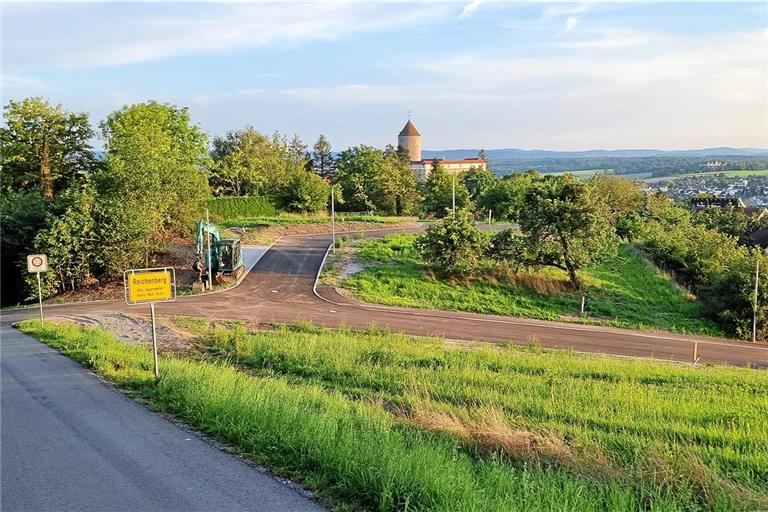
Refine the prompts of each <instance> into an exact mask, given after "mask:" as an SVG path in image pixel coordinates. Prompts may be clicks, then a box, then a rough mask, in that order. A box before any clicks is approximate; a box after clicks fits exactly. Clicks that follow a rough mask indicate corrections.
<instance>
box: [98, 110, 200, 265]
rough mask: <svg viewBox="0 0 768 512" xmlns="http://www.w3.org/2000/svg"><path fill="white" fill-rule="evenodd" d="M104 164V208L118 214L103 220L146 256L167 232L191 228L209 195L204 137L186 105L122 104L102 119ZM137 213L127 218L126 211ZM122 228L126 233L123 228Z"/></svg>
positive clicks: (100, 184) (101, 183)
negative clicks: (104, 142)
mask: <svg viewBox="0 0 768 512" xmlns="http://www.w3.org/2000/svg"><path fill="white" fill-rule="evenodd" d="M101 128H102V134H103V136H104V139H105V141H106V144H105V148H106V150H107V167H106V170H105V171H104V172H102V173H99V174H98V175H97V177H98V184H97V185H98V188H99V190H100V191H102V193H103V197H104V199H105V200H106V201H107V202H110V201H111V202H113V204H115V203H116V204H119V205H120V208H119V209H115V208H113V207H108V208H105V209H104V210H103V211H104V212H105V213H108V214H111V215H115V216H116V217H117V218H116V219H108V220H106V224H110V225H111V227H112V228H113V229H115V230H118V231H119V232H117V233H114V234H113V235H114V236H115V237H116V238H118V239H121V240H122V239H128V240H131V241H132V242H131V244H130V246H131V248H126V250H130V251H131V253H133V252H134V251H135V249H136V246H141V247H143V253H144V261H145V263H147V264H148V263H149V255H150V253H151V251H153V250H154V249H156V248H157V247H158V246H159V244H160V243H161V242H162V240H163V238H164V235H165V234H166V233H169V232H170V233H178V232H180V231H183V230H185V229H191V227H192V225H193V223H194V219H195V217H196V216H197V215H199V214H200V210H201V207H202V203H203V202H204V201H205V200H206V199H207V198H208V196H209V189H208V184H207V166H208V165H209V162H210V160H209V156H208V147H207V136H206V135H205V133H203V132H202V131H201V130H200V128H198V127H197V126H196V125H193V124H191V121H190V118H189V113H188V111H187V109H185V108H178V107H175V106H173V105H168V104H160V103H157V102H154V101H151V102H148V103H138V104H134V105H131V106H126V107H124V108H122V109H121V110H118V111H116V112H113V113H111V114H110V115H109V116H108V117H107V119H106V120H105V121H103V122H102V124H101ZM120 210H122V211H124V212H127V215H132V216H134V217H136V218H135V219H134V220H131V221H128V222H126V218H125V217H126V214H124V213H122V212H121V211H120ZM126 230H127V231H128V232H126Z"/></svg>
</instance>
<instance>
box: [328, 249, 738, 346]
mask: <svg viewBox="0 0 768 512" xmlns="http://www.w3.org/2000/svg"><path fill="white" fill-rule="evenodd" d="M413 240H414V235H410V234H405V235H404V234H398V235H388V236H386V237H384V238H382V239H375V240H367V241H365V242H363V243H362V244H361V245H360V247H359V249H358V256H359V257H361V258H363V259H366V260H369V261H371V262H374V263H375V264H374V265H372V266H371V267H369V268H366V269H365V270H363V271H362V272H359V273H357V274H355V275H354V276H352V277H350V278H348V279H346V280H344V281H343V282H342V286H344V287H345V288H347V289H349V290H350V291H351V292H352V293H353V294H354V295H355V296H357V297H358V298H360V299H362V300H365V301H368V302H375V303H381V304H388V305H394V306H405V307H417V308H430V309H446V310H459V311H469V312H475V313H489V314H498V315H509V316H521V317H527V318H538V319H542V320H561V321H562V320H564V321H575V322H581V323H591V324H599V325H611V326H616V327H627V328H639V329H661V330H669V331H675V332H682V333H696V334H708V335H714V336H723V335H724V333H723V331H722V329H721V328H720V327H719V326H717V324H715V323H714V322H713V321H711V320H709V319H708V318H706V317H705V316H704V312H703V309H702V307H701V304H700V303H698V302H697V301H696V300H695V298H693V297H691V296H690V295H689V294H688V293H687V292H686V291H685V290H683V289H682V288H680V287H679V286H678V285H677V284H676V283H675V282H674V281H673V280H672V279H671V278H669V277H668V276H666V275H664V274H663V273H662V272H661V271H659V270H658V269H657V268H656V267H655V266H654V265H653V264H651V263H649V262H647V261H645V260H643V259H642V258H641V257H640V256H638V255H637V254H636V253H635V252H634V251H633V250H632V248H631V247H630V246H628V245H623V246H622V247H621V248H620V251H619V254H618V255H617V256H616V257H615V258H613V259H611V260H610V261H607V262H605V263H603V264H601V265H596V266H593V267H589V268H586V269H584V270H583V271H582V277H583V279H584V282H585V284H586V291H585V292H584V295H586V314H585V316H583V317H582V316H580V309H581V297H582V294H581V293H574V292H571V291H570V290H568V287H567V276H566V275H565V273H564V272H562V271H560V270H556V269H546V268H545V269H539V270H535V271H531V272H521V273H519V274H517V275H515V276H502V277H501V278H498V279H497V278H494V277H493V276H490V277H489V278H487V279H476V280H458V279H454V280H446V279H438V278H435V276H433V275H432V274H431V272H430V271H429V270H428V269H427V268H426V266H425V265H424V264H423V263H422V262H421V260H420V258H419V255H418V254H417V252H416V251H415V249H414V247H413Z"/></svg>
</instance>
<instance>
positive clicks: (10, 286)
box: [0, 189, 51, 306]
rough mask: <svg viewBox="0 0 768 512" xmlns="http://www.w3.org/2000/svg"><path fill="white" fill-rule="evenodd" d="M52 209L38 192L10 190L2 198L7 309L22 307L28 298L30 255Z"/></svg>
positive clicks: (0, 258)
mask: <svg viewBox="0 0 768 512" xmlns="http://www.w3.org/2000/svg"><path fill="white" fill-rule="evenodd" d="M50 206H51V201H50V200H46V199H45V198H43V196H42V195H41V194H40V191H39V190H37V189H34V190H8V191H4V192H3V194H2V195H1V196H0V238H1V239H2V243H1V244H0V261H2V265H0V270H1V271H2V276H1V277H2V280H0V284H2V293H0V297H2V301H3V302H2V304H3V306H7V305H12V304H18V303H19V302H21V301H23V300H24V299H25V298H26V289H25V284H24V277H26V271H27V261H26V256H27V254H30V253H32V252H33V250H32V248H33V243H34V239H35V235H36V234H37V232H38V231H39V230H40V229H42V228H44V227H45V225H46V219H47V218H48V209H49V208H50ZM36 285H37V284H35V286H36Z"/></svg>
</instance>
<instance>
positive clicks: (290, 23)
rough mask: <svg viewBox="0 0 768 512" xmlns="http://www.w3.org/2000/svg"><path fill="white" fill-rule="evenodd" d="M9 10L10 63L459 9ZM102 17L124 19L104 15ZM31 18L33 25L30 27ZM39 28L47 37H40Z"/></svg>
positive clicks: (305, 34)
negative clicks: (118, 21) (110, 21)
mask: <svg viewBox="0 0 768 512" xmlns="http://www.w3.org/2000/svg"><path fill="white" fill-rule="evenodd" d="M143 5H145V6H146V5H151V4H143ZM4 10H5V12H4V17H5V19H4V22H3V29H4V34H3V45H4V48H3V57H4V61H5V63H4V65H5V66H6V67H8V68H16V67H24V68H36V67H46V66H56V67H64V68H81V67H91V66H110V65H121V64H130V63H135V62H145V61H152V60H157V59H163V58H168V57H173V56H177V55H187V54H194V53H200V52H216V51H219V52H220V51H227V50H231V49H236V48H252V47H260V46H265V45H270V44H274V43H280V42H288V43H291V42H299V41H308V40H323V39H326V40H327V39H336V38H340V37H342V36H344V35H346V34H350V33H355V32H366V31H377V30H388V29H400V28H402V27H404V26H412V25H418V24H421V23H424V22H426V21H433V20H435V19H441V18H447V17H452V16H455V14H456V12H457V6H456V5H455V4H453V5H452V4H449V3H415V4H404V3H398V4H366V3H338V2H336V3H334V2H316V3H309V2H306V3H284V4H281V3H252V4H240V3H235V4H195V3H190V4H158V5H153V7H152V8H151V9H150V8H146V7H144V8H139V7H136V6H133V5H130V4H114V5H112V4H70V5H66V6H60V5H48V6H46V8H45V9H43V8H42V6H38V5H32V6H28V5H20V4H9V5H7V6H5V7H4ZM105 19H119V20H120V23H104V20H105ZM30 26H36V30H34V31H33V30H29V27H30ZM72 27H87V29H83V30H73V29H72ZM41 32H42V33H45V34H46V37H42V38H41V37H39V34H40V33H41Z"/></svg>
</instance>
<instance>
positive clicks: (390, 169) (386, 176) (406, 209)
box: [375, 145, 419, 215]
mask: <svg viewBox="0 0 768 512" xmlns="http://www.w3.org/2000/svg"><path fill="white" fill-rule="evenodd" d="M375 196H376V204H377V207H378V208H377V209H379V210H382V211H384V212H386V213H388V214H389V215H403V214H407V213H413V212H414V210H415V209H416V205H417V203H418V201H419V193H418V184H417V183H416V174H415V173H414V172H413V169H411V167H410V165H409V161H408V157H407V153H406V156H405V158H403V154H402V152H399V151H398V150H396V149H395V148H394V146H392V145H388V146H387V147H386V149H385V150H384V166H383V167H382V169H381V172H380V173H379V175H378V176H377V178H376V186H375Z"/></svg>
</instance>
